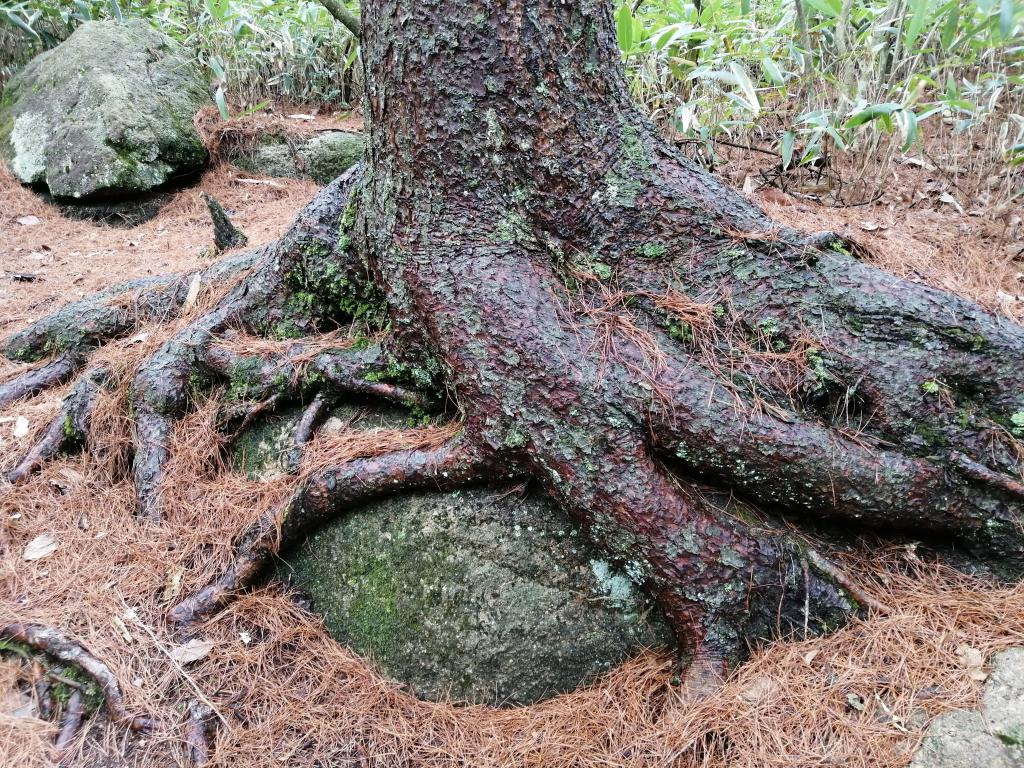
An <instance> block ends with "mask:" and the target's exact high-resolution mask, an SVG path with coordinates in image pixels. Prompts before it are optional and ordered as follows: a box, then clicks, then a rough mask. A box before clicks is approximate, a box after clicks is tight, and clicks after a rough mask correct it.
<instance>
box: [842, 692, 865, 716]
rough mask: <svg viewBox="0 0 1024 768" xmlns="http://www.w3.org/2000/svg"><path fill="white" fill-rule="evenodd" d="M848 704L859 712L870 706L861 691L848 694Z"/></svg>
mask: <svg viewBox="0 0 1024 768" xmlns="http://www.w3.org/2000/svg"><path fill="white" fill-rule="evenodd" d="M846 706H848V707H849V708H850V709H855V710H856V711H858V712H863V711H864V710H865V709H867V708H868V705H867V702H866V701H864V697H863V696H861V695H860V694H859V693H848V694H846Z"/></svg>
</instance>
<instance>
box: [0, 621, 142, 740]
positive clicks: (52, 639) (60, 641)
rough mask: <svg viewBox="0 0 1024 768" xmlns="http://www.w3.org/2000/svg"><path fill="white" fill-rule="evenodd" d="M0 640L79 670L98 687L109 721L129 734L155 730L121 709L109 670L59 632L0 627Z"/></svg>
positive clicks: (117, 687) (39, 626) (43, 628)
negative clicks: (0, 638) (25, 646)
mask: <svg viewBox="0 0 1024 768" xmlns="http://www.w3.org/2000/svg"><path fill="white" fill-rule="evenodd" d="M0 637H2V638H5V639H8V640H13V641H14V642H18V643H23V644H24V645H27V646H28V647H29V648H32V649H33V650H36V651H40V652H41V653H45V654H47V655H48V656H52V657H53V658H55V659H59V660H60V661H63V662H65V663H66V664H71V665H73V666H75V667H77V668H78V669H81V670H82V671H83V672H84V673H85V674H87V675H88V676H89V677H91V678H92V679H93V680H94V681H95V682H96V684H97V685H98V686H99V687H100V690H101V691H102V692H103V700H104V703H105V704H106V707H107V711H108V712H109V714H110V717H111V718H112V719H113V720H115V721H117V722H121V723H124V724H125V725H127V726H128V727H129V728H131V729H132V730H133V731H143V732H145V731H151V730H153V728H154V727H155V726H156V723H155V722H154V721H153V720H152V719H151V718H150V717H148V716H146V715H133V714H131V713H129V712H128V710H127V709H126V708H125V705H124V697H123V696H122V694H121V685H120V683H118V681H117V678H116V677H114V674H113V672H111V671H110V668H109V667H107V665H106V664H104V663H103V662H102V661H100V660H99V659H98V658H96V657H95V656H93V655H92V654H91V653H89V651H88V650H86V649H85V648H84V647H83V646H82V645H80V644H79V643H77V642H75V641H74V640H72V639H71V638H70V637H68V636H67V635H66V634H64V633H63V632H61V631H60V630H58V629H55V628H54V627H47V626H44V625H42V624H8V625H6V626H4V627H0Z"/></svg>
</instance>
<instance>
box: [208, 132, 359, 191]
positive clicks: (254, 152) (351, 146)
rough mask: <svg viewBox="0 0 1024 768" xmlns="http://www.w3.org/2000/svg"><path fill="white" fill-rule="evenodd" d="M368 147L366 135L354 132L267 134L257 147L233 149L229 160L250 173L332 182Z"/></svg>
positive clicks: (353, 163)
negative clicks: (287, 136) (302, 134)
mask: <svg viewBox="0 0 1024 768" xmlns="http://www.w3.org/2000/svg"><path fill="white" fill-rule="evenodd" d="M365 146H366V143H365V140H364V138H363V134H361V133H355V132H352V131H324V132H323V133H318V134H314V135H313V136H310V137H294V138H286V137H281V136H266V137H264V139H263V141H261V142H260V143H259V144H257V145H256V146H255V147H251V148H246V149H244V150H242V149H238V150H234V151H232V152H230V153H229V155H228V159H229V160H230V161H231V162H232V163H233V164H234V165H237V166H238V167H239V168H241V169H243V170H246V171H249V173H258V174H260V175H262V176H277V177H281V178H289V179H303V178H307V179H312V180H313V181H315V182H317V183H318V184H329V183H330V182H332V181H334V180H335V179H336V178H338V177H339V176H340V175H341V174H343V173H344V172H345V171H347V170H348V169H349V168H351V167H352V166H353V165H355V164H356V163H358V162H359V161H360V160H361V159H362V157H363V152H364V150H365Z"/></svg>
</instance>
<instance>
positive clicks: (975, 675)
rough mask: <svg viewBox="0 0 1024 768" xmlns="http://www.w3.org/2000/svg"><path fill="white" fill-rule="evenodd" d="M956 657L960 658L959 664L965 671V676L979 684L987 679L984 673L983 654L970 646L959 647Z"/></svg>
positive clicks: (986, 674)
mask: <svg viewBox="0 0 1024 768" xmlns="http://www.w3.org/2000/svg"><path fill="white" fill-rule="evenodd" d="M956 655H957V656H959V657H960V663H961V664H963V666H964V668H965V669H966V670H967V676H968V677H969V678H971V680H977V681H978V682H979V683H980V682H983V681H984V680H986V679H987V678H988V672H986V671H985V654H983V653H982V652H981V651H980V650H978V649H977V648H974V647H972V646H970V645H961V646H959V647H958V648H957V649H956Z"/></svg>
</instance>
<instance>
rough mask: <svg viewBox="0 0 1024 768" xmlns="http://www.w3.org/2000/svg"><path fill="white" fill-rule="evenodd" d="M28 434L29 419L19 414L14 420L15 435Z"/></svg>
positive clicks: (23, 435) (22, 435)
mask: <svg viewBox="0 0 1024 768" xmlns="http://www.w3.org/2000/svg"><path fill="white" fill-rule="evenodd" d="M27 434H28V419H26V418H25V417H24V416H19V417H18V418H16V419H15V420H14V436H15V437H25V435H27Z"/></svg>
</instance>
